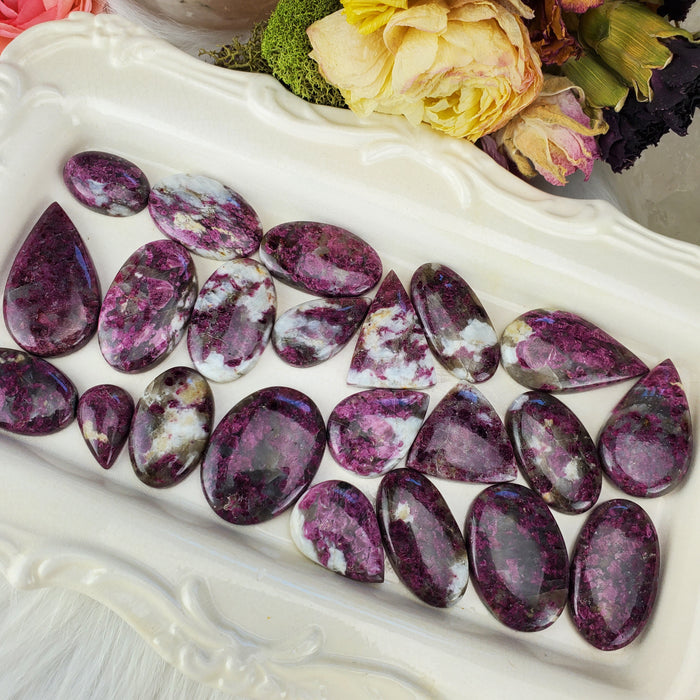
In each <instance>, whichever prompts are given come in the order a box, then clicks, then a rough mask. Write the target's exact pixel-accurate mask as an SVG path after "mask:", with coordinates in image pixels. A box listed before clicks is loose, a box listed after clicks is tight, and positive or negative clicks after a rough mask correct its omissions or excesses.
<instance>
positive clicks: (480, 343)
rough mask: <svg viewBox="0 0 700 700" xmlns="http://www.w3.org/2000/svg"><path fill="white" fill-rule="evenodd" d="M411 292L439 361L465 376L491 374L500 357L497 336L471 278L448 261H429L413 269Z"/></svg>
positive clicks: (477, 378)
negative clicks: (469, 279) (443, 263)
mask: <svg viewBox="0 0 700 700" xmlns="http://www.w3.org/2000/svg"><path fill="white" fill-rule="evenodd" d="M410 291H411V301H413V306H414V308H415V309H416V312H417V313H418V317H419V318H420V320H421V323H422V324H423V330H424V331H425V337H426V339H427V341H428V345H429V346H430V349H431V350H432V351H433V353H434V354H435V357H437V359H438V360H439V362H440V364H442V365H443V367H445V368H446V369H447V370H449V371H450V372H451V373H452V374H454V375H455V377H457V378H458V379H461V380H466V381H469V382H483V381H486V380H487V379H489V378H490V377H492V376H493V374H494V373H495V371H496V370H497V369H498V362H499V359H500V357H501V351H500V346H499V343H498V336H497V335H496V331H495V330H494V327H493V324H492V323H491V320H490V319H489V317H488V314H487V313H486V310H485V309H484V307H483V305H482V304H481V302H480V301H479V299H478V298H477V296H476V294H474V292H473V290H472V289H471V287H470V286H469V285H468V284H467V283H466V281H465V280H464V279H463V278H462V277H461V276H460V275H458V274H457V273H456V272H455V271H454V270H452V269H451V268H449V267H447V265H442V264H440V263H426V264H425V265H421V266H420V267H419V268H418V269H417V270H416V271H415V272H414V273H413V277H412V278H411V285H410Z"/></svg>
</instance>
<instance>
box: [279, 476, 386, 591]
mask: <svg viewBox="0 0 700 700" xmlns="http://www.w3.org/2000/svg"><path fill="white" fill-rule="evenodd" d="M289 529H290V533H291V535H292V540H293V542H294V544H295V545H296V546H297V549H299V551H300V552H301V553H302V554H303V555H304V556H305V557H307V558H308V559H310V560H311V561H313V562H315V563H316V564H319V565H321V566H323V567H324V568H326V569H328V570H329V571H333V572H335V573H337V574H340V575H341V576H345V577H347V578H350V579H353V580H354V581H362V582H365V583H381V582H382V581H383V580H384V548H383V547H382V538H381V535H380V533H379V525H378V523H377V516H376V515H375V513H374V508H373V507H372V504H371V503H370V502H369V499H368V498H367V496H365V495H364V494H363V493H362V491H360V490H359V489H358V488H357V487H356V486H353V485H352V484H348V483H347V482H345V481H338V480H331V481H323V482H321V483H320V484H316V485H314V486H312V487H311V488H310V489H309V490H308V491H307V492H306V493H305V494H304V495H303V496H302V497H301V498H300V499H299V500H298V501H297V503H296V505H295V506H294V508H293V510H292V513H291V517H290V519H289Z"/></svg>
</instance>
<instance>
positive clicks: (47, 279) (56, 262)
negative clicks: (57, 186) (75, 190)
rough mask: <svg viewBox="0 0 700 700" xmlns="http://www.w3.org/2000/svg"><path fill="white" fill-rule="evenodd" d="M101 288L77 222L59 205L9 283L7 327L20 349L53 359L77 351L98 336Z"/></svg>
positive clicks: (44, 219)
mask: <svg viewBox="0 0 700 700" xmlns="http://www.w3.org/2000/svg"><path fill="white" fill-rule="evenodd" d="M100 296H101V294H100V284H99V281H98V278H97V271H96V270H95V266H94V264H93V262H92V259H91V257H90V254H89V253H88V250H87V248H86V246H85V243H84V242H83V239H82V238H81V236H80V234H79V233H78V230H77V229H76V228H75V226H74V224H73V222H72V221H71V220H70V218H69V217H68V215H67V214H66V213H65V211H64V210H63V208H62V207H61V205H60V204H57V203H56V202H54V203H53V204H51V205H50V206H49V207H48V208H47V209H46V211H44V213H43V214H42V215H41V217H40V218H39V220H38V221H37V223H36V224H35V225H34V227H33V228H32V230H31V231H30V232H29V235H28V236H27V238H26V240H25V241H24V243H23V244H22V247H21V248H20V249H19V252H18V253H17V255H16V256H15V259H14V261H13V263H12V267H11V268H10V273H9V275H8V278H7V282H6V283H5V294H4V297H3V313H4V316H5V325H6V326H7V330H8V331H9V332H10V335H11V336H12V337H13V338H14V340H15V341H16V342H17V344H18V345H19V346H20V347H22V348H24V349H25V350H27V351H28V352H31V353H33V354H35V355H41V356H43V357H50V356H54V355H64V354H66V353H69V352H72V351H74V350H78V349H79V348H81V347H82V346H83V345H85V344H86V343H87V342H88V341H89V340H90V338H92V336H93V335H94V333H95V330H96V328H97V318H98V315H99V313H100Z"/></svg>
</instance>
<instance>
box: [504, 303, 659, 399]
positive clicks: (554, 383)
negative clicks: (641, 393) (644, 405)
mask: <svg viewBox="0 0 700 700" xmlns="http://www.w3.org/2000/svg"><path fill="white" fill-rule="evenodd" d="M501 362H502V363H503V366H504V367H505V369H506V370H507V372H508V374H510V376H511V377H512V378H513V379H515V381H516V382H518V383H519V384H522V385H523V386H526V387H528V388H529V389H541V390H542V391H562V392H567V391H582V390H584V389H592V388H595V387H599V386H606V385H608V384H614V383H616V382H621V381H624V380H625V379H631V378H633V377H639V376H640V375H642V374H646V372H647V371H648V368H647V366H646V365H645V364H644V363H643V362H642V361H641V360H640V359H639V358H638V357H637V356H636V355H635V354H634V353H632V352H631V351H630V350H628V349H627V348H626V347H625V346H624V345H622V344H621V343H620V342H619V341H617V340H615V338H613V337H612V336H610V335H609V334H608V333H606V332H605V331H604V330H602V329H601V328H599V327H598V326H596V325H595V324H593V323H591V322H590V321H587V320H586V319H583V318H581V317H580V316H577V315H576V314H574V313H571V312H570V311H559V310H547V309H534V310H533V311H527V312H526V313H524V314H522V315H521V316H519V317H518V318H516V319H515V320H514V321H513V322H511V323H510V324H509V325H508V326H507V327H506V328H505V330H504V331H503V334H502V336H501Z"/></svg>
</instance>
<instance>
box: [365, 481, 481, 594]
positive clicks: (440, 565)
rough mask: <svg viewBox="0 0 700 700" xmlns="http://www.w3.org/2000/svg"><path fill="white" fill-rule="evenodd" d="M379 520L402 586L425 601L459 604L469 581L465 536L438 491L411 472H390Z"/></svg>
mask: <svg viewBox="0 0 700 700" xmlns="http://www.w3.org/2000/svg"><path fill="white" fill-rule="evenodd" d="M377 519H378V520H379V530H380V532H381V533H382V541H383V542H384V548H385V549H386V553H387V557H388V559H389V561H390V562H391V565H392V567H393V569H394V571H395V572H396V575H397V576H398V577H399V579H400V580H401V582H402V583H403V584H404V585H405V586H406V587H407V588H408V589H409V590H410V591H411V593H413V594H414V595H415V596H417V597H418V598H420V600H422V601H423V602H424V603H427V604H428V605H432V606H434V607H436V608H447V607H450V606H452V605H455V604H456V603H457V602H458V601H459V599H460V598H461V597H462V596H463V595H464V592H465V591H466V589H467V584H468V583H469V560H468V557H467V548H466V545H465V541H464V537H463V536H462V533H461V532H460V529H459V525H458V524H457V521H456V520H455V517H454V515H453V514H452V511H451V510H450V508H449V506H448V505H447V502H446V501H445V499H444V498H443V496H442V494H441V493H440V491H439V490H438V489H437V487H436V486H435V485H434V484H433V483H432V482H431V481H430V479H428V477H426V476H424V475H423V474H419V473H418V472H416V471H413V470H412V469H394V470H393V471H391V472H389V473H388V474H386V475H385V476H384V477H383V478H382V481H381V483H380V484H379V490H378V493H377Z"/></svg>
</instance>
